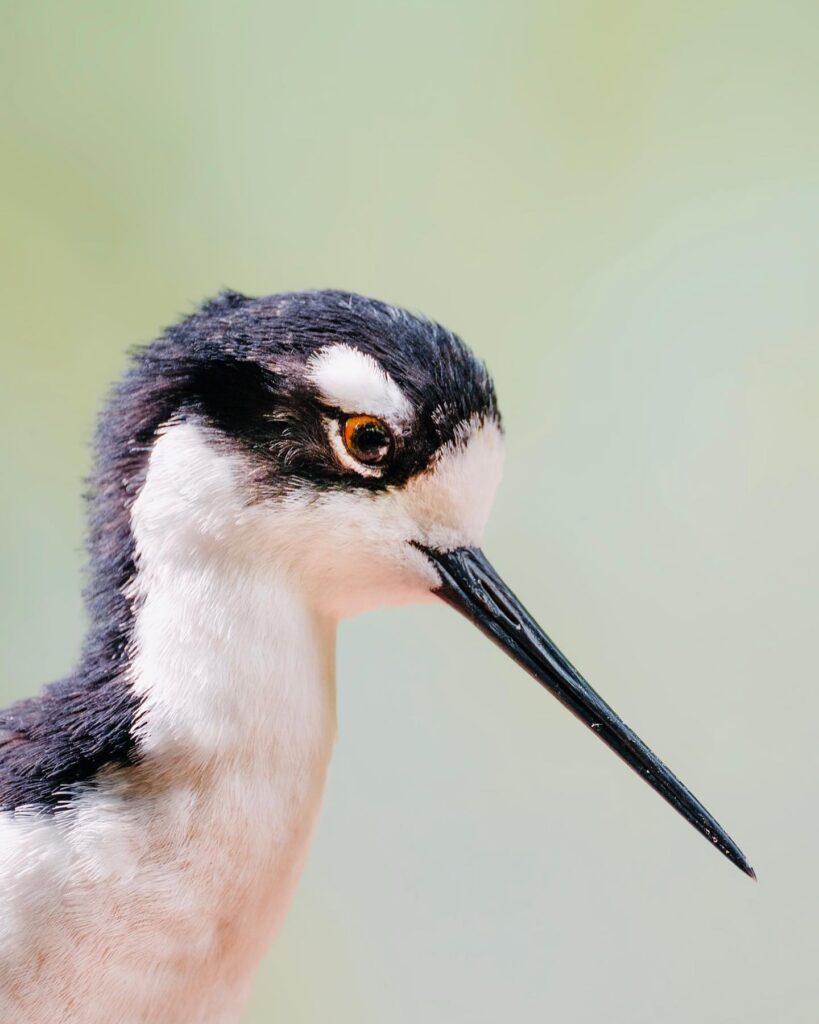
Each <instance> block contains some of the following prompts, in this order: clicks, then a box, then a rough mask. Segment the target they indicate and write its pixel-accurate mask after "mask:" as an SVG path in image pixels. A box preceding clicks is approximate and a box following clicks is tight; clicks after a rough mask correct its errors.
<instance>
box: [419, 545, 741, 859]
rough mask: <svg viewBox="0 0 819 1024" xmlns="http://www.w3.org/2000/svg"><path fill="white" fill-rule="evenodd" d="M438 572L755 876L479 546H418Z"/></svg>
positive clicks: (446, 594)
mask: <svg viewBox="0 0 819 1024" xmlns="http://www.w3.org/2000/svg"><path fill="white" fill-rule="evenodd" d="M422 550H423V551H424V553H425V554H426V555H427V556H428V557H429V558H430V559H431V561H432V562H433V563H434V565H435V566H436V568H437V570H438V573H439V575H440V577H441V586H440V588H439V589H438V591H437V593H438V595H439V596H440V597H441V598H443V600H445V601H446V602H447V603H449V604H451V605H452V606H453V608H457V610H458V611H459V612H461V614H463V615H465V616H466V617H467V618H468V619H470V620H471V621H472V622H474V623H475V625H476V626H477V627H478V628H479V629H481V630H482V631H483V632H484V633H486V635H487V636H488V637H489V638H490V639H491V640H494V641H495V643H496V644H498V646H499V647H502V648H503V650H505V651H506V652H507V653H508V654H509V655H511V656H512V657H513V658H514V659H515V661H516V662H517V663H518V664H519V665H522V666H523V668H525V669H526V671H527V672H529V673H530V674H531V675H533V676H534V677H535V679H537V681H538V682H539V683H540V684H541V685H542V686H545V687H546V689H547V690H549V692H550V693H553V694H554V695H555V697H557V699H558V700H559V701H560V703H561V704H564V705H565V706H566V707H567V708H568V709H569V710H570V711H571V712H572V713H573V714H575V715H576V716H577V717H578V718H579V719H580V721H581V722H584V723H585V724H586V725H587V726H588V727H589V728H590V729H591V730H592V731H593V732H594V734H595V735H596V736H599V737H600V739H601V740H602V741H603V742H604V743H605V744H606V745H607V746H609V747H611V749H612V750H613V751H614V752H615V754H617V755H618V756H619V757H621V758H622V759H623V760H624V761H625V762H626V764H628V765H630V766H631V767H632V768H633V769H634V771H635V772H637V774H638V775H639V776H640V777H641V778H643V779H645V781H646V782H647V783H648V784H649V786H651V788H652V789H654V790H656V792H658V793H659V794H660V796H661V797H662V798H663V799H664V800H667V801H668V803H670V804H671V806H672V807H673V808H674V809H675V810H676V811H678V812H679V813H680V814H681V815H682V816H683V817H684V818H685V820H686V821H688V822H690V824H691V825H693V826H694V828H695V829H696V830H697V831H698V832H701V833H702V835H704V836H705V837H706V839H708V840H709V841H710V842H712V843H713V844H714V845H715V846H716V847H717V848H718V849H719V850H721V851H722V853H724V854H725V856H726V857H727V858H728V859H729V860H730V861H732V862H733V863H734V864H736V866H737V867H738V868H740V870H742V871H744V872H745V874H746V875H750V877H751V878H756V875H755V874H754V869H753V868H752V867H751V866H750V864H749V863H748V861H747V860H746V859H745V855H744V854H743V853H742V851H741V850H740V848H739V847H738V846H737V844H736V843H735V842H734V841H733V839H731V837H730V836H729V835H728V833H727V832H726V831H725V829H724V828H722V826H721V825H720V824H719V823H718V822H717V821H715V820H714V818H713V817H712V816H711V815H710V814H709V813H708V811H706V809H705V808H704V807H703V806H702V804H701V803H700V802H699V800H697V798H696V797H695V796H693V794H691V793H690V792H689V791H688V790H687V789H686V788H685V786H684V785H683V784H682V783H681V782H680V780H679V779H678V778H677V777H676V776H675V775H673V774H672V773H671V772H670V771H669V770H668V768H666V766H665V765H664V764H663V763H662V761H661V760H660V759H659V758H658V757H657V756H656V755H655V754H653V753H652V752H651V751H650V750H649V749H648V747H647V746H646V745H645V743H643V741H642V740H641V739H640V738H639V736H637V735H636V734H635V733H633V732H632V731H631V729H629V727H628V726H627V725H626V724H625V722H623V721H622V720H621V719H620V718H618V716H617V715H616V714H615V713H614V712H613V711H612V709H611V708H610V707H609V706H608V704H606V702H605V701H604V700H603V699H602V698H601V697H600V696H598V694H597V693H595V691H594V690H593V689H592V688H591V686H589V684H588V683H587V682H586V680H585V679H584V678H583V677H582V676H581V675H580V673H579V672H578V671H577V669H576V668H575V667H574V666H573V665H572V664H571V663H570V662H569V661H568V660H567V659H566V658H565V657H564V656H563V655H562V654H561V653H560V651H559V650H558V649H557V647H555V645H554V644H553V643H552V641H551V640H550V639H549V637H548V636H546V634H545V633H544V632H543V630H542V629H541V628H540V626H538V624H537V623H536V622H535V620H534V619H533V618H532V616H531V615H530V614H529V613H528V612H527V611H526V609H525V608H524V607H523V605H522V604H521V603H520V601H518V599H517V598H516V597H515V595H514V594H513V593H512V591H511V590H510V589H509V588H508V587H507V586H506V584H505V583H504V582H503V580H502V579H501V578H500V577H499V576H498V574H497V573H496V572H495V570H494V569H493V568H492V566H491V565H490V564H489V562H488V561H487V560H486V557H485V556H484V554H483V552H482V551H479V550H478V549H477V548H456V549H455V550H454V551H446V552H442V551H436V550H434V549H432V548H422Z"/></svg>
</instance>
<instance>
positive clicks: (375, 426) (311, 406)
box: [92, 291, 752, 874]
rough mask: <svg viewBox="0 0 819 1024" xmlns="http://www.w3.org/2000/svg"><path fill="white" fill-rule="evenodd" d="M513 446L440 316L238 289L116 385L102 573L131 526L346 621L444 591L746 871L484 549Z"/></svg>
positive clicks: (137, 536)
mask: <svg viewBox="0 0 819 1024" xmlns="http://www.w3.org/2000/svg"><path fill="white" fill-rule="evenodd" d="M502 449H503V442H502V430H501V420H500V416H499V413H498V408H497V403H496V398H495V392H494V388H493V385H492V382H491V379H490V377H489V374H488V372H487V370H486V368H485V366H484V365H483V363H481V362H480V361H479V360H477V359H476V358H475V357H474V356H473V355H472V353H471V352H470V351H469V350H468V349H467V348H466V346H465V345H464V344H463V342H461V341H460V339H459V338H458V337H457V336H455V335H454V334H453V333H452V332H450V331H448V330H446V329H445V328H443V327H441V326H440V325H438V324H436V323H434V322H432V321H429V320H426V319H423V318H420V317H416V316H413V315H411V314H409V313H407V312H405V311H403V310H399V309H396V308H395V307H392V306H388V305H385V304H383V303H380V302H376V301H373V300H371V299H366V298H363V297H361V296H358V295H352V294H349V293H342V292H333V291H329V292H328V291H325V292H305V293H295V294H290V295H280V296H270V297H267V298H262V299H247V298H245V297H243V296H240V295H237V294H235V293H226V294H224V295H222V296H220V297H219V298H218V299H216V300H214V301H212V302H210V303H208V304H206V305H205V306H204V307H203V308H202V309H201V310H200V311H199V312H198V313H197V314H195V315H194V316H192V317H190V318H188V319H187V320H185V321H183V322H182V323H181V324H179V325H177V326H176V327H173V328H171V329H170V330H169V331H167V332H166V334H165V335H164V336H163V337H162V338H160V339H159V340H158V341H156V342H154V343H153V344H152V345H150V346H148V347H147V348H145V349H144V350H142V351H141V352H140V353H139V354H138V355H137V356H136V358H135V361H134V363H133V365H132V368H131V370H130V372H129V373H128V374H127V375H126V377H125V378H124V380H123V382H122V383H121V384H120V385H119V387H118V389H117V391H116V392H115V394H114V396H113V399H112V402H111V405H110V407H109V411H108V414H107V415H106V416H105V417H104V418H103V420H102V426H101V429H100V435H99V450H100V468H99V472H98V478H97V481H96V488H95V495H96V496H95V498H94V502H95V505H94V508H93V510H92V511H93V514H92V556H93V559H92V570H93V568H94V564H96V566H97V568H98V569H99V571H100V572H102V571H103V568H104V570H105V571H107V570H108V564H107V559H108V560H110V558H111V557H116V556H117V552H118V551H119V550H120V548H121V545H119V546H117V537H118V530H119V534H122V533H123V531H125V532H128V531H132V533H130V534H129V536H131V537H132V542H133V544H132V550H131V554H130V555H129V558H130V559H131V562H133V563H136V564H140V561H141V560H144V557H145V552H147V551H148V550H150V551H151V552H152V553H153V559H154V564H153V566H151V565H147V566H144V565H140V571H141V572H143V571H147V572H152V571H154V572H161V571H165V570H166V568H167V566H168V565H170V564H173V563H174V562H178V561H179V559H182V560H183V561H184V560H188V559H190V558H191V557H201V556H203V555H204V556H206V557H208V558H211V559H216V560H222V561H224V562H225V564H227V565H230V566H232V567H238V570H239V571H241V569H242V567H243V566H244V567H248V568H250V567H252V569H253V572H254V575H255V577H256V578H258V577H259V574H260V573H261V574H262V576H263V575H264V573H265V572H269V573H270V577H271V580H272V579H273V577H274V575H275V576H276V577H277V578H280V577H281V576H282V575H284V576H285V577H286V578H287V579H288V581H289V583H290V586H291V588H292V590H293V592H294V593H297V594H299V595H300V597H301V599H302V600H303V601H305V602H306V603H307V604H308V605H309V606H312V607H313V608H314V609H316V610H317V611H318V612H320V613H321V614H323V615H325V616H328V617H330V618H332V619H336V620H338V619H341V618H343V617H345V616H348V615H351V614H355V613H357V612H360V611H363V610H366V609H367V608H371V607H374V606H377V605H384V604H397V603H402V602H406V601H430V600H443V601H445V602H446V603H448V604H449V605H451V606H453V607H455V608H456V609H457V610H458V611H459V612H461V613H462V614H464V615H465V616H466V617H467V618H469V619H470V620H471V621H472V622H474V623H475V624H476V625H477V626H478V627H479V628H480V629H481V630H482V631H483V632H484V633H485V634H486V635H487V636H489V637H490V638H491V639H492V640H493V641H494V642H495V643H497V644H498V645H499V646H500V647H502V648H503V650H504V651H505V652H506V653H507V654H509V655H510V656H511V657H512V658H513V659H514V660H515V661H516V662H517V663H518V664H519V665H521V666H522V667H523V668H524V669H525V670H526V671H528V672H529V673H530V674H531V675H533V676H534V677H535V678H536V679H537V680H538V681H539V682H540V683H541V684H542V685H543V686H544V687H545V688H546V689H547V690H549V691H550V692H551V693H552V694H553V695H554V696H556V697H557V698H558V700H559V701H560V702H561V703H563V704H564V705H565V706H566V707H568V708H569V710H571V711H572V712H573V713H574V714H575V715H576V716H577V717H578V718H579V719H580V720H581V721H582V722H583V723H584V724H585V725H587V726H588V727H589V728H590V729H592V730H593V732H594V733H595V734H596V735H597V736H598V737H599V738H600V739H602V740H603V741H604V742H605V743H606V744H607V745H608V746H609V747H610V748H611V749H612V750H613V751H614V752H615V753H616V754H618V755H619V756H620V757H621V758H622V759H623V760H625V761H626V762H627V763H628V764H629V765H630V766H631V767H632V768H633V769H634V770H635V771H636V772H637V773H638V774H639V775H641V776H642V777H643V779H644V780H645V781H646V782H648V783H649V785H650V786H652V787H653V788H654V789H655V790H656V791H657V792H658V793H659V794H660V795H661V796H662V797H663V798H664V799H665V800H667V801H668V802H669V803H670V804H671V805H672V806H673V807H674V808H675V809H676V810H677V811H678V812H679V813H680V814H682V815H683V816H684V817H685V818H686V819H687V820H688V821H689V822H690V823H691V824H692V825H693V826H694V827H695V828H696V829H697V830H698V831H700V832H701V833H702V834H703V835H705V836H706V837H707V838H708V839H709V840H710V841H711V842H712V843H714V844H715V845H716V846H717V847H718V848H719V849H720V850H721V851H722V852H723V853H724V854H725V855H726V856H727V857H728V858H729V859H730V860H732V861H733V862H734V863H735V864H737V865H738V866H739V867H740V868H741V869H742V870H744V871H746V873H749V874H752V869H751V868H750V867H749V866H748V864H747V862H746V860H745V858H744V856H743V854H742V853H741V851H740V850H739V849H738V847H737V846H736V845H735V844H734V842H733V841H732V840H731V839H730V837H729V836H728V835H727V833H726V832H725V831H724V830H723V829H722V828H721V826H720V825H719V824H718V823H717V822H716V821H715V820H714V819H713V817H712V816H711V815H710V814H709V813H708V811H706V810H705V808H704V807H703V806H702V805H701V804H700V803H699V802H698V801H697V800H696V799H695V798H694V797H693V796H692V794H691V793H690V792H689V791H688V790H687V789H686V788H685V787H684V786H683V785H682V783H681V782H680V781H679V780H678V779H677V778H676V777H675V776H674V775H673V774H672V773H671V772H670V771H669V770H668V768H666V767H665V765H663V764H662V762H661V761H660V760H659V759H658V758H657V757H656V756H655V755H654V754H653V753H652V752H651V751H650V750H649V749H648V747H647V746H646V745H645V744H644V743H643V742H642V741H641V740H640V739H639V738H638V737H637V736H636V735H635V734H634V733H633V732H632V731H631V730H630V729H629V728H628V727H627V726H626V725H625V724H624V723H623V722H622V721H621V720H620V718H619V717H618V716H617V715H616V714H615V713H614V711H612V709H611V708H610V707H609V706H608V705H607V704H606V703H605V702H604V701H603V700H602V699H601V698H600V697H599V696H598V694H597V693H596V692H595V691H594V690H593V689H592V688H591V686H590V685H589V684H588V683H587V682H586V680H585V679H584V678H583V677H582V676H581V675H580V674H579V672H578V671H577V670H576V669H575V668H574V667H573V666H572V665H571V663H570V662H569V661H568V660H567V659H566V658H565V657H564V656H563V655H562V654H561V652H560V651H559V650H558V648H557V647H556V646H555V645H554V643H553V642H552V641H551V640H550V639H549V637H548V636H547V635H546V633H545V632H544V631H543V630H542V629H541V627H540V626H539V625H538V624H537V623H536V622H535V620H534V619H533V618H532V616H531V615H530V614H529V613H528V612H527V611H526V609H525V608H524V607H523V605H522V604H521V603H520V601H519V600H518V599H517V598H516V597H515V595H514V594H513V593H512V591H511V590H510V589H509V587H507V585H506V584H505V583H504V582H503V580H502V579H501V578H500V577H499V576H498V574H497V573H496V572H495V570H494V569H493V568H492V566H491V565H490V563H489V562H488V561H487V559H486V557H485V556H484V554H483V553H482V551H481V547H480V545H481V542H482V536H483V531H484V527H485V525H486V520H487V517H488V515H489V509H490V505H491V502H492V498H493V496H494V493H495V490H496V488H497V485H498V483H499V480H500V476H501V467H502ZM112 509H113V511H112ZM118 523H119V527H118V526H117V524H118ZM119 539H120V541H121V540H122V537H121V536H120V537H119ZM120 557H121V556H120ZM129 564H130V563H129ZM122 571H123V572H124V573H126V574H127V572H128V565H123V567H122Z"/></svg>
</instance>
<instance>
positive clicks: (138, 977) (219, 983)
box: [0, 424, 335, 1024]
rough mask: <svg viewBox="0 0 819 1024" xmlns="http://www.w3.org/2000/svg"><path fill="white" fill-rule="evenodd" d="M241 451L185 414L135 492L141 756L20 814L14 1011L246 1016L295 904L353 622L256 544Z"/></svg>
mask: <svg viewBox="0 0 819 1024" xmlns="http://www.w3.org/2000/svg"><path fill="white" fill-rule="evenodd" d="M231 459H232V457H231V456H230V455H227V454H222V453H221V452H219V451H217V450H211V449H209V448H208V446H207V445H206V444H205V442H204V439H203V437H202V436H201V435H200V434H199V433H198V432H197V430H196V428H194V427H192V426H188V425H185V424H181V425H179V426H174V427H171V428H170V429H169V430H168V431H167V432H166V433H165V434H164V435H163V436H162V437H161V438H160V439H159V440H158V441H157V443H156V445H155V448H154V451H153V453H152V456H151V461H150V465H149V469H148V474H147V479H146V482H145V484H144V486H143V489H142V492H141V494H140V496H139V497H138V499H137V501H136V502H135V504H134V507H133V512H132V525H133V529H134V534H135V538H136V542H137V549H138V573H137V578H136V582H135V584H134V590H133V595H132V596H133V598H134V600H135V607H136V623H135V635H134V643H133V650H132V682H133V685H134V687H135V689H136V691H137V692H138V693H139V694H140V696H141V698H142V708H141V712H140V750H141V754H142V758H141V761H140V763H139V764H138V765H137V766H136V767H134V768H130V769H127V770H126V771H122V772H120V771H112V772H111V773H110V774H109V775H108V776H107V777H106V778H103V779H102V780H101V781H100V782H99V784H98V786H97V787H96V788H94V789H91V790H89V791H88V792H87V793H86V794H85V795H83V796H81V797H79V798H77V799H75V800H74V801H72V803H71V804H70V805H69V807H68V808H67V809H66V810H65V811H63V812H61V813H60V814H59V815H57V816H55V817H52V818H30V819H29V818H27V817H23V818H20V819H19V820H18V821H14V820H13V819H12V818H11V817H8V816H5V817H3V819H2V820H0V866H2V867H3V869H4V871H5V874H4V877H7V878H15V879H17V883H16V890H15V891H14V892H8V893H6V894H0V913H2V917H3V921H4V922H5V924H3V923H2V922H0V961H2V962H3V963H4V965H5V966H4V970H8V971H10V972H11V974H12V975H14V973H15V972H16V971H18V970H19V973H20V976H21V977H25V978H26V985H25V987H20V988H19V989H15V990H14V992H13V994H12V995H10V996H9V997H8V998H9V999H11V1002H9V1001H8V999H7V997H6V990H5V989H3V988H2V985H0V1019H2V1020H7V1019H8V1020H12V1019H14V1020H26V1021H27V1022H29V1024H46V1022H50V1021H53V1020H62V1021H64V1022H66V1024H109V1022H110V1021H112V1020H120V1019H127V1020H128V1021H129V1022H132V1024H161V1022H166V1021H168V1020H170V1019H173V1020H175V1021H179V1022H183V1021H184V1022H186V1024H233V1022H234V1021H238V1020H239V1016H240V1014H241V1009H242V1006H243V1004H244V1001H245V997H246V994H247V990H248V988H249V984H250V981H251V979H252V977H253V974H254V971H255V969H256V967H257V965H258V961H259V959H260V958H261V956H262V954H263V953H264V951H265V949H266V948H267V946H268V945H269V942H270V939H271V938H272V935H273V934H274V933H275V931H276V930H277V928H278V926H279V925H280V923H281V921H282V919H283V917H284V914H285V912H286V910H287V906H288V904H289V901H290V898H291V896H292V894H293V891H294V889H295V886H296V883H297V881H298V877H299V874H300V871H301V868H302V866H303V862H304V859H305V857H306V853H307V849H308V846H309V842H310V838H311V835H312V831H313V827H314V825H315V822H316V818H317V815H318V810H319V806H320V803H321V797H322V793H323V789H324V783H325V778H326V773H327V767H328V764H329V761H330V754H331V750H332V745H333V740H334V737H335V678H334V658H335V651H334V646H335V623H334V622H333V621H332V620H330V619H328V618H327V617H325V616H322V615H320V614H318V613H316V612H314V611H311V610H310V608H309V607H308V605H307V604H306V602H305V601H304V600H303V599H302V598H301V597H300V594H299V590H298V588H297V587H296V586H295V585H294V584H293V582H292V581H291V580H290V579H289V578H288V576H287V575H286V574H284V573H280V574H277V573H275V572H272V573H271V570H270V563H269V561H268V564H267V567H266V568H264V569H263V568H262V566H261V565H260V564H259V560H258V559H257V558H254V553H253V551H252V550H250V549H248V548H246V547H243V541H242V539H241V536H240V535H241V530H240V531H239V532H238V534H237V531H236V529H235V524H236V516H237V515H238V514H239V513H240V507H239V503H238V498H237V495H236V493H235V491H232V489H231V488H232V484H231V480H232V474H233V471H234V469H235V467H232V466H231ZM231 519H233V529H232V530H229V529H228V528H229V526H230V525H231V523H230V520H231ZM250 533H252V531H250ZM250 533H249V534H248V536H250ZM32 865H36V866H37V870H36V871H33V870H32ZM29 888H30V891H29ZM58 891H59V892H62V893H63V894H64V898H63V899H62V900H61V901H57V900H55V899H54V898H53V893H55V892H58ZM39 893H43V894H45V898H41V897H40V896H39V895H38V894H39ZM17 906H23V907H25V909H26V913H25V918H24V919H20V920H18V919H17V918H15V916H14V913H13V910H14V908H15V907H17ZM88 921H93V932H94V935H95V942H94V943H85V944H84V945H81V946H77V945H76V944H75V943H74V941H73V938H72V937H73V936H74V935H79V934H83V933H84V931H87V929H88V923H87V922H88ZM6 954H8V956H9V957H10V958H11V959H10V960H2V956H5V955H6ZM36 964H41V965H42V968H37V967H35V966H32V965H36ZM66 992H70V993H71V999H70V1003H71V1006H72V1007H75V1008H76V1013H75V1014H74V1015H73V1016H70V1015H66V1006H67V1005H68V1004H67V1002H66V995H65V993H66ZM123 1013H125V1017H123Z"/></svg>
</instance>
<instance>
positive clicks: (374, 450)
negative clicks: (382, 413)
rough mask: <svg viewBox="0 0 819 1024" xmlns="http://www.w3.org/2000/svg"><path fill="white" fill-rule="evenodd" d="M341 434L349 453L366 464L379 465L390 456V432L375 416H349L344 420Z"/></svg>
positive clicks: (391, 449)
mask: <svg viewBox="0 0 819 1024" xmlns="http://www.w3.org/2000/svg"><path fill="white" fill-rule="evenodd" d="M342 434H343V437H344V447H345V448H346V449H347V451H348V452H349V453H350V455H352V457H353V458H354V459H357V460H358V461H359V462H363V463H364V464H365V465H367V466H380V465H382V464H383V463H385V462H387V461H389V459H390V457H391V456H392V453H393V449H394V447H395V441H394V439H393V436H392V432H391V430H390V428H389V427H388V426H387V424H386V423H383V422H382V421H381V420H378V419H376V418H375V416H350V417H349V418H348V419H346V420H345V421H344V427H343V431H342Z"/></svg>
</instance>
